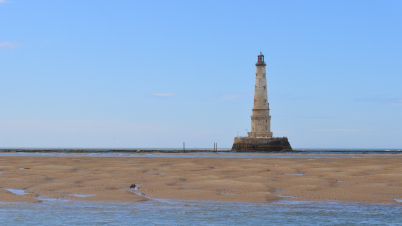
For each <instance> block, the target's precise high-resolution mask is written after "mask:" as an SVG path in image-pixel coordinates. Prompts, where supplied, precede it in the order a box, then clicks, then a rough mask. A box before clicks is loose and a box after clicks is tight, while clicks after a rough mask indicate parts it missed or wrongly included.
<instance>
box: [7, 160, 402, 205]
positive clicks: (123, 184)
mask: <svg viewBox="0 0 402 226" xmlns="http://www.w3.org/2000/svg"><path fill="white" fill-rule="evenodd" d="M223 155H225V154H223ZM244 155H247V154H244ZM286 156H287V158H251V159H249V158H191V156H189V158H175V157H149V158H144V157H88V156H64V157H48V156H46V157H43V156H41V157H26V156H1V157H0V172H1V173H0V202H40V201H41V200H44V199H62V200H82V201H122V202H139V201H147V200H150V199H180V200H210V201H236V202H272V201H276V200H299V201H331V202H362V203H393V204H402V203H401V202H400V201H401V200H402V155H399V154H392V155H391V154H390V155H388V154H364V155H363V154H360V155H359V154H351V155H349V154H342V155H311V158H297V156H298V155H286ZM303 156H309V155H308V154H303ZM317 156H318V157H317ZM320 156H323V157H325V156H331V157H335V158H320ZM336 156H340V157H341V158H336ZM395 157H397V158H395ZM133 184H135V185H136V187H137V189H138V190H134V189H130V186H131V185H133ZM6 189H19V190H24V191H25V193H27V194H24V195H17V194H14V193H12V192H10V191H8V190H6Z"/></svg>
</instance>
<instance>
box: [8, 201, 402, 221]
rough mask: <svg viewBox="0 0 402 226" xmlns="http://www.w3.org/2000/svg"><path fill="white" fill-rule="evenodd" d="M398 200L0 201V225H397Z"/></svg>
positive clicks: (399, 209) (398, 217)
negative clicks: (346, 201)
mask: <svg viewBox="0 0 402 226" xmlns="http://www.w3.org/2000/svg"><path fill="white" fill-rule="evenodd" d="M401 212H402V205H390V204H376V205H374V204H357V203H352V204H350V203H326V202H293V201H279V202H274V203H268V204H258V203H257V204H255V203H234V202H230V203H227V202H204V201H172V200H165V201H164V202H159V201H147V202H137V203H115V202H75V201H63V202H61V201H57V200H55V201H45V202H43V203H37V204H30V203H29V204H27V203H14V204H11V203H0V222H2V225H33V224H34V225H40V224H44V223H45V224H47V225H104V224H107V225H138V224H145V225H190V224H193V225H268V224H269V225H295V224H297V225H355V224H378V225H387V224H388V225H401V223H400V222H401V216H400V213H401Z"/></svg>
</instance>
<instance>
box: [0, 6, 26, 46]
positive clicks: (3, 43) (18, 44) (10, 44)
mask: <svg viewBox="0 0 402 226" xmlns="http://www.w3.org/2000/svg"><path fill="white" fill-rule="evenodd" d="M0 1H1V0H0ZM20 46H22V44H21V43H18V42H0V48H3V47H5V48H10V50H13V49H14V48H17V47H20Z"/></svg>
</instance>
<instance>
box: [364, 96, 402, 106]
mask: <svg viewBox="0 0 402 226" xmlns="http://www.w3.org/2000/svg"><path fill="white" fill-rule="evenodd" d="M357 101H368V102H376V103H379V104H387V105H401V106H402V98H362V99H358V100H357Z"/></svg>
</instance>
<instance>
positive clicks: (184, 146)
mask: <svg viewBox="0 0 402 226" xmlns="http://www.w3.org/2000/svg"><path fill="white" fill-rule="evenodd" d="M183 151H186V142H183Z"/></svg>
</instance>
